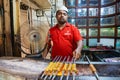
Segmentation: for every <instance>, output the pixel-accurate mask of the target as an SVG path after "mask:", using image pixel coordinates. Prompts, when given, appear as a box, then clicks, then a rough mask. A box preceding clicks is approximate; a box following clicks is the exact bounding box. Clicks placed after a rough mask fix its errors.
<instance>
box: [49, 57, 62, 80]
mask: <svg viewBox="0 0 120 80" xmlns="http://www.w3.org/2000/svg"><path fill="white" fill-rule="evenodd" d="M61 59H62V56H61V57H60V59H59V60H58V62H56V63H55V66H54V68H52V74H51V75H50V77H49V79H50V80H51V78H52V76H53V75H54V71H55V70H54V69H56V66H58V65H59V62H60V61H61Z"/></svg>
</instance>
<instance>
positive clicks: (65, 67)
mask: <svg viewBox="0 0 120 80" xmlns="http://www.w3.org/2000/svg"><path fill="white" fill-rule="evenodd" d="M69 58H70V56H68V58H67V62H66V63H65V64H64V67H63V71H62V76H61V77H60V80H62V79H63V76H64V73H65V72H66V71H67V67H68V62H69Z"/></svg>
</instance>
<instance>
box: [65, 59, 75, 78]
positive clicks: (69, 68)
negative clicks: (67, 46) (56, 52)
mask: <svg viewBox="0 0 120 80" xmlns="http://www.w3.org/2000/svg"><path fill="white" fill-rule="evenodd" d="M74 60H75V59H74V57H73V58H72V60H71V62H70V64H69V66H68V74H67V79H66V80H68V79H69V76H70V70H71V68H72V63H73V62H74Z"/></svg>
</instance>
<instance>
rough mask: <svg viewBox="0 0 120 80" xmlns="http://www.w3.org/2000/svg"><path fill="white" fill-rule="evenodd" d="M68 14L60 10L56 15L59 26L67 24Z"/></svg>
mask: <svg viewBox="0 0 120 80" xmlns="http://www.w3.org/2000/svg"><path fill="white" fill-rule="evenodd" d="M67 18H68V14H67V12H66V11H64V10H59V11H57V13H56V19H57V21H58V23H59V24H64V23H66V22H67Z"/></svg>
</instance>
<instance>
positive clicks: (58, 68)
mask: <svg viewBox="0 0 120 80" xmlns="http://www.w3.org/2000/svg"><path fill="white" fill-rule="evenodd" d="M65 60H66V57H64V59H63V61H62V62H61V63H60V64H59V65H58V66H57V67H56V70H55V71H54V76H53V78H52V80H54V78H55V77H56V75H57V74H58V72H59V71H60V70H61V68H62V67H63V66H64V63H65Z"/></svg>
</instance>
